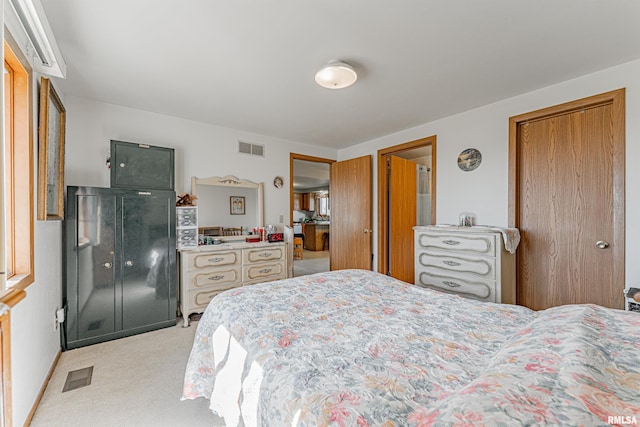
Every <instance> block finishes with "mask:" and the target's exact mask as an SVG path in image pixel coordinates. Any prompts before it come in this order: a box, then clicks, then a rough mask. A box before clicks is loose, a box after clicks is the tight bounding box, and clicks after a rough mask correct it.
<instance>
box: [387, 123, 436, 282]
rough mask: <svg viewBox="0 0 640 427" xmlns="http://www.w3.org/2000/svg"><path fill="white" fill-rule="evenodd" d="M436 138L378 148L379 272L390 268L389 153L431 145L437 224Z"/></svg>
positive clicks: (433, 219) (432, 219)
mask: <svg viewBox="0 0 640 427" xmlns="http://www.w3.org/2000/svg"><path fill="white" fill-rule="evenodd" d="M436 139H437V137H436V135H432V136H428V137H426V138H421V139H416V140H415V141H410V142H405V143H403V144H399V145H394V146H392V147H386V148H381V149H380V150H378V164H377V165H378V272H380V273H383V274H386V272H387V271H388V270H389V262H388V259H387V258H388V252H389V251H388V249H389V242H388V239H387V232H388V230H389V210H388V209H387V204H388V202H389V200H388V199H389V198H388V192H389V188H388V187H389V186H388V184H387V179H386V173H387V170H386V169H387V168H386V167H385V166H384V165H386V158H387V156H389V155H392V154H397V153H401V152H403V151H407V150H412V149H415V148H421V147H428V146H431V199H432V200H433V203H431V222H433V223H434V224H435V222H436V203H435V200H436V176H437V174H436V170H437V169H436V163H437V162H436V154H437V153H436ZM381 165H382V166H381Z"/></svg>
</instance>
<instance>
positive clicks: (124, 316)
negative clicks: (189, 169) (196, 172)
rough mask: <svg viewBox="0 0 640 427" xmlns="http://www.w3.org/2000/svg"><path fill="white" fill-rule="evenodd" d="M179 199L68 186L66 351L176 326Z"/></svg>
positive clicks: (168, 194)
mask: <svg viewBox="0 0 640 427" xmlns="http://www.w3.org/2000/svg"><path fill="white" fill-rule="evenodd" d="M175 200H176V196H175V192H173V191H155V190H128V189H114V188H97V187H74V186H69V187H67V206H66V209H67V210H66V215H65V220H64V228H65V231H64V232H65V246H66V251H65V267H66V269H65V276H66V280H65V287H64V295H63V298H64V301H63V303H64V305H65V308H66V320H65V322H64V329H63V333H64V336H63V338H62V341H63V348H64V349H65V350H66V349H71V348H76V347H82V346H85V345H89V344H95V343H98V342H102V341H107V340H111V339H115V338H121V337H125V336H129V335H134V334H138V333H141V332H146V331H151V330H154V329H159V328H163V327H167V326H172V325H175V324H176V283H177V280H176V234H175V230H176V227H175V225H176V224H175Z"/></svg>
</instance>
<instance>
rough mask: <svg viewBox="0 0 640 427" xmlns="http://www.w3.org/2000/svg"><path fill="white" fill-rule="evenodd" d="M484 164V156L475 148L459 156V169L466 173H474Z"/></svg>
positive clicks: (468, 149)
mask: <svg viewBox="0 0 640 427" xmlns="http://www.w3.org/2000/svg"><path fill="white" fill-rule="evenodd" d="M480 163H482V154H480V151H478V150H476V149H475V148H467V149H466V150H464V151H463V152H462V153H460V154H459V155H458V167H459V168H460V169H462V170H463V171H465V172H469V171H472V170H474V169H476V168H477V167H478V166H480Z"/></svg>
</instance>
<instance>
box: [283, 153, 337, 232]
mask: <svg viewBox="0 0 640 427" xmlns="http://www.w3.org/2000/svg"><path fill="white" fill-rule="evenodd" d="M294 160H304V161H307V162H316V163H328V164H329V165H330V164H331V163H335V162H336V160H334V159H326V158H324V157H315V156H308V155H306V154H298V153H289V225H290V226H291V227H293V161H294ZM329 200H331V193H329Z"/></svg>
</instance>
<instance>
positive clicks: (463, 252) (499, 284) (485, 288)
mask: <svg viewBox="0 0 640 427" xmlns="http://www.w3.org/2000/svg"><path fill="white" fill-rule="evenodd" d="M414 236H415V283H416V285H419V286H424V287H428V288H432V289H436V290H439V291H444V292H449V293H455V294H459V295H462V296H466V297H469V298H474V299H477V300H481V301H491V302H502V303H510V304H515V256H514V255H513V254H511V253H509V252H508V251H507V250H505V247H504V242H503V239H502V234H501V233H500V232H498V231H488V230H482V229H474V228H471V227H454V226H451V227H441V226H424V227H414Z"/></svg>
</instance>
